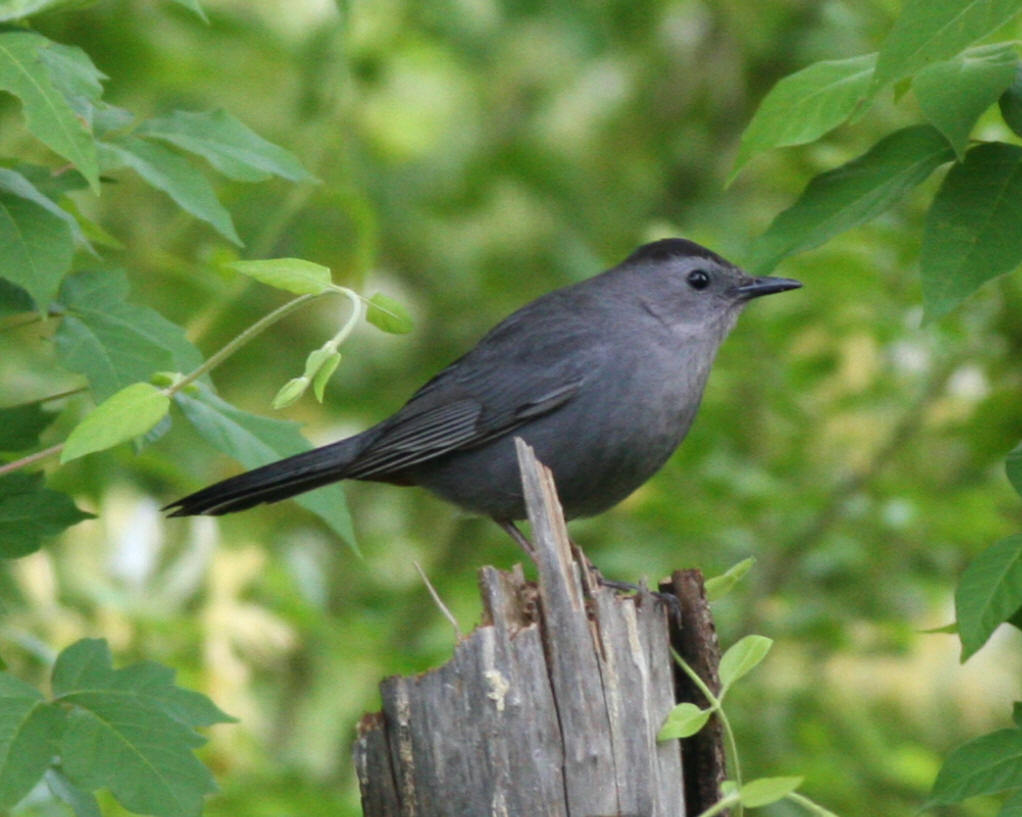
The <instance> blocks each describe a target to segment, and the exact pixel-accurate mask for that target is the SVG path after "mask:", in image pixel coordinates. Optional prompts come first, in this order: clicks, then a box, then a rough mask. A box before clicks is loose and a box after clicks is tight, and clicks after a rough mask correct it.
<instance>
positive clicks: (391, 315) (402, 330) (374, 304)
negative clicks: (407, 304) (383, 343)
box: [366, 292, 415, 335]
mask: <svg viewBox="0 0 1022 817" xmlns="http://www.w3.org/2000/svg"><path fill="white" fill-rule="evenodd" d="M368 305H369V308H368V310H367V311H366V320H367V321H369V323H371V324H372V325H373V326H375V327H376V328H377V329H382V330H383V331H384V332H390V333H391V334H394V335H404V334H406V333H408V332H411V331H412V329H414V328H415V324H414V323H412V319H411V317H410V316H409V315H408V313H407V312H406V311H405V308H404V307H403V306H401V304H399V303H398V302H397V301H395V300H394V299H393V298H390V297H388V296H386V295H384V294H383V293H382V292H377V293H376V294H375V295H373V297H372V298H370V299H369V304H368Z"/></svg>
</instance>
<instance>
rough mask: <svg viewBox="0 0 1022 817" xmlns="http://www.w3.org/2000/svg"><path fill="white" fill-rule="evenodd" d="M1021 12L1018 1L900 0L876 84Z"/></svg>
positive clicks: (953, 50)
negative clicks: (899, 9)
mask: <svg viewBox="0 0 1022 817" xmlns="http://www.w3.org/2000/svg"><path fill="white" fill-rule="evenodd" d="M1019 11H1022V0H905V3H904V5H902V8H901V14H900V15H899V17H898V19H897V20H896V21H895V23H894V26H893V28H892V29H891V31H890V33H889V34H888V35H887V39H886V40H885V41H884V44H883V47H882V48H881V49H880V55H879V57H878V58H877V66H876V73H875V75H874V78H873V83H874V86H875V87H876V88H880V87H882V86H884V85H888V84H890V83H892V82H895V81H896V80H899V79H901V78H902V77H907V76H910V75H912V74H914V73H915V72H916V71H918V70H919V69H920V68H923V67H924V66H926V65H928V64H930V63H932V62H938V61H939V60H946V59H948V58H949V57H953V56H954V55H955V54H957V53H958V52H959V51H961V50H962V49H963V48H965V47H966V46H969V45H971V44H972V43H974V42H976V40H978V39H980V38H982V37H985V36H986V35H987V34H989V33H990V32H992V31H994V30H995V29H997V28H1000V27H1001V26H1002V25H1004V24H1005V23H1007V22H1008V21H1009V20H1010V19H1011V18H1012V17H1014V16H1015V15H1016V14H1018V13H1019Z"/></svg>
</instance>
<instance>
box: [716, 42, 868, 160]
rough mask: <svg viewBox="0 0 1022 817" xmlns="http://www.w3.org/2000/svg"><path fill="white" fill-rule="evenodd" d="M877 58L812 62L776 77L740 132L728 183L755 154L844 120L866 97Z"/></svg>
mask: <svg viewBox="0 0 1022 817" xmlns="http://www.w3.org/2000/svg"><path fill="white" fill-rule="evenodd" d="M875 64H876V54H862V55H860V56H858V57H851V58H849V59H845V60H827V61H824V62H816V63H813V64H812V65H810V66H808V67H807V68H803V69H802V70H801V71H796V72H795V73H794V74H789V75H788V76H786V77H784V78H783V79H781V80H780V81H779V82H778V83H777V84H776V85H775V86H774V87H773V88H772V89H771V90H770V93H768V94H767V95H766V96H765V97H764V98H763V101H762V102H761V103H760V105H759V108H757V110H756V113H755V115H754V116H753V117H752V121H751V122H750V123H749V126H748V127H747V128H746V129H745V132H744V133H743V134H742V144H741V147H740V148H739V150H738V157H737V158H736V159H735V166H734V169H733V170H732V171H731V178H732V179H733V178H734V177H735V176H736V175H737V174H738V171H739V170H741V168H742V167H743V166H744V165H745V164H746V163H747V162H748V161H749V160H750V159H752V158H753V157H754V156H756V155H757V154H758V153H762V152H763V151H766V150H769V149H770V148H775V147H784V146H787V145H802V144H806V143H808V142H812V141H814V140H816V139H819V138H820V137H821V136H823V134H825V133H827V131H829V130H832V129H833V128H836V127H837V126H838V125H840V124H841V123H842V122H844V121H845V120H846V119H847V118H848V117H849V116H851V114H852V112H853V111H854V110H855V108H856V106H857V105H858V104H859V103H860V102H861V101H862V100H863V99H865V98H866V96H867V93H868V91H869V87H870V82H871V80H872V77H873V67H874V65H875Z"/></svg>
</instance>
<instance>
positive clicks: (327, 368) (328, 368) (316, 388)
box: [312, 352, 341, 403]
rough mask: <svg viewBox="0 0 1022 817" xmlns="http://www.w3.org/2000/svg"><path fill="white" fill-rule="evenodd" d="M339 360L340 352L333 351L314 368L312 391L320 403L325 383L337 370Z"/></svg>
mask: <svg viewBox="0 0 1022 817" xmlns="http://www.w3.org/2000/svg"><path fill="white" fill-rule="evenodd" d="M340 362H341V353H340V352H334V353H333V354H331V355H330V356H329V357H328V358H327V359H326V360H325V361H324V362H323V364H322V365H321V366H320V367H319V368H318V369H317V370H316V374H315V376H314V377H313V378H312V391H313V392H314V393H315V395H316V399H317V400H318V401H319V402H320V403H322V402H323V392H324V390H325V389H326V384H327V383H328V382H330V377H331V376H332V375H333V373H334V372H335V371H337V366H338V364H340Z"/></svg>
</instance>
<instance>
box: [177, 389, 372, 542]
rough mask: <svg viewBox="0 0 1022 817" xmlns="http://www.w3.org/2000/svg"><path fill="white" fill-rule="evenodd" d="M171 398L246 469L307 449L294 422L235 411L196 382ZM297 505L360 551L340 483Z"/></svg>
mask: <svg viewBox="0 0 1022 817" xmlns="http://www.w3.org/2000/svg"><path fill="white" fill-rule="evenodd" d="M174 399H175V400H176V401H177V403H178V405H179V406H180V407H181V410H182V411H183V412H184V415H185V417H186V418H187V419H188V421H189V422H190V423H191V424H192V425H193V426H195V429H196V430H197V431H198V432H199V434H200V435H201V436H202V437H203V438H204V439H205V440H206V441H207V442H209V443H210V444H211V445H213V446H214V447H215V448H217V449H218V450H220V451H223V452H224V453H226V454H229V455H230V456H232V457H234V458H235V459H237V460H238V461H240V462H241V464H242V465H244V466H245V467H246V468H256V467H258V466H260V465H264V464H266V463H267V462H270V461H272V460H276V459H280V458H281V457H286V456H289V455H291V454H297V453H299V452H301V451H306V450H308V448H309V444H308V442H307V441H306V439H305V438H304V437H302V435H301V434H299V433H298V424H297V423H289V422H286V421H283V420H273V419H270V418H268V417H258V416H256V415H255V414H249V413H248V412H247V411H242V410H241V409H237V408H235V407H234V406H232V405H230V403H226V402H224V401H223V400H221V399H220V398H219V397H217V396H216V395H215V394H213V392H212V391H210V389H209V388H208V387H207V386H205V385H204V384H199V387H198V393H197V396H196V397H192V396H191V395H188V394H186V393H185V392H178V393H177V394H176V395H174ZM295 501H296V502H298V504H299V505H302V506H303V507H305V508H307V509H308V510H310V511H312V512H313V513H314V514H316V515H317V516H318V517H320V518H321V519H322V520H323V521H324V522H326V524H327V525H329V526H330V528H331V529H332V530H333V531H334V532H335V533H336V534H337V535H338V536H340V537H341V538H342V539H344V540H345V542H347V543H348V545H349V546H350V547H351V548H352V550H354V551H355V552H356V553H358V545H357V544H356V542H355V533H354V530H353V529H352V526H351V514H350V513H349V512H348V503H347V500H346V499H345V497H344V491H343V490H342V489H341V486H340V485H337V484H333V485H325V486H323V487H322V488H317V489H316V490H314V491H310V492H309V493H307V494H302V495H300V496H297V497H295Z"/></svg>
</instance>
